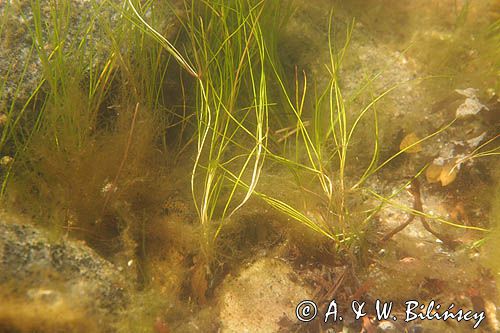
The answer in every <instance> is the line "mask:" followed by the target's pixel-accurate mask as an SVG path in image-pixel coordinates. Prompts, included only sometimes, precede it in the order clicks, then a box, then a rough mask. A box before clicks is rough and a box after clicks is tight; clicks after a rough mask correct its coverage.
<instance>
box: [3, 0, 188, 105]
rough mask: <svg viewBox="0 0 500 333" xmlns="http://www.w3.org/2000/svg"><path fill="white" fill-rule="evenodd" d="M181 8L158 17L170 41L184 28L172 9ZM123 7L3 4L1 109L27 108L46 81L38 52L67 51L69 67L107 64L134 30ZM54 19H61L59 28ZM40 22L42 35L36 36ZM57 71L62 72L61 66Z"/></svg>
mask: <svg viewBox="0 0 500 333" xmlns="http://www.w3.org/2000/svg"><path fill="white" fill-rule="evenodd" d="M38 3H39V8H37V4H38ZM181 5H182V1H178V0H176V1H173V2H172V3H171V6H172V7H169V8H167V9H165V8H161V9H159V10H157V12H158V15H157V16H159V15H162V17H161V18H160V19H159V20H158V21H161V24H158V25H160V26H155V28H157V29H159V31H161V32H163V33H164V32H167V38H169V37H172V36H173V34H174V33H175V31H176V30H177V28H178V27H179V23H178V21H177V20H176V17H175V15H174V13H173V12H172V11H171V10H169V9H172V8H174V9H175V10H180V8H182V7H181ZM122 6H123V2H122V1H120V0H112V1H90V0H70V1H62V2H52V1H39V2H38V1H35V2H33V1H30V0H16V1H13V0H7V1H0V18H1V19H2V29H0V83H1V84H0V87H1V86H2V84H4V83H5V86H3V87H2V88H1V90H0V101H1V103H0V110H2V109H6V110H8V109H9V108H10V106H11V104H12V103H14V105H16V106H19V107H20V106H22V105H23V104H24V103H25V102H26V101H27V100H28V99H29V97H30V95H31V94H32V93H33V92H34V91H35V90H36V87H37V86H38V85H39V84H40V83H41V82H42V78H43V74H44V73H43V72H44V71H45V70H47V69H46V68H44V65H43V61H44V60H43V59H40V56H39V54H38V52H37V48H39V49H40V50H43V51H42V53H45V54H46V55H47V56H49V55H50V54H51V53H52V52H55V51H56V50H57V51H61V49H62V52H63V53H64V60H65V61H66V60H68V62H69V63H70V62H71V61H73V62H77V63H80V64H82V65H90V64H91V65H92V66H94V67H95V66H102V65H104V64H105V62H106V61H107V60H108V58H109V57H110V55H111V52H112V51H113V50H112V48H111V47H110V45H112V44H113V42H117V41H119V39H120V38H122V36H120V34H123V33H125V34H126V33H127V30H126V29H128V30H130V28H131V26H130V24H131V23H130V22H129V21H127V20H126V19H125V18H124V17H123V16H122V13H121V11H120V8H121V7H122ZM53 16H56V17H57V24H58V26H57V28H55V27H54V24H55V23H54V22H55V18H54V17H53ZM150 16H151V11H150V10H149V11H148V12H146V13H145V18H146V20H148V21H150V20H151V18H150ZM38 21H39V22H40V24H41V31H39V35H38V36H37V37H36V38H35V31H36V30H35V29H36V28H35V27H36V22H38ZM4 24H5V26H4ZM110 32H113V33H115V35H114V36H113V38H114V39H116V40H115V41H113V40H112V38H110ZM54 43H59V45H54ZM70 59H71V60H70ZM50 60H53V59H50ZM50 60H49V61H50ZM52 67H53V68H52ZM51 69H52V70H54V71H55V70H59V71H60V70H61V68H59V67H58V68H56V65H54V66H51ZM25 70H26V72H25ZM4 81H5V82H4Z"/></svg>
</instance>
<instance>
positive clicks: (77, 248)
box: [0, 222, 128, 313]
mask: <svg viewBox="0 0 500 333" xmlns="http://www.w3.org/2000/svg"><path fill="white" fill-rule="evenodd" d="M2 285H3V286H7V287H8V290H9V294H10V295H9V296H14V297H24V298H25V299H26V300H27V302H29V301H31V300H33V301H42V302H43V303H47V304H52V303H57V302H60V301H64V300H72V301H73V300H78V301H79V302H80V303H81V304H80V305H83V306H86V305H89V308H95V309H97V310H99V311H102V312H104V313H116V312H118V311H120V310H121V309H124V308H125V307H126V305H127V299H128V292H127V283H126V281H125V280H124V278H123V277H122V275H121V273H120V272H119V271H118V269H117V268H115V267H114V266H113V265H112V264H111V263H109V262H108V261H106V260H104V259H102V258H101V257H99V255H97V254H96V253H95V252H94V251H93V250H92V249H90V248H89V247H87V245H85V244H84V243H83V242H80V241H73V240H61V241H59V242H57V243H54V242H51V241H50V240H49V238H48V237H47V235H45V234H44V233H43V232H41V231H38V230H36V229H35V228H34V227H33V226H29V225H18V224H10V223H4V222H0V286H2ZM4 290H7V288H5V289H4ZM90 304H91V306H90Z"/></svg>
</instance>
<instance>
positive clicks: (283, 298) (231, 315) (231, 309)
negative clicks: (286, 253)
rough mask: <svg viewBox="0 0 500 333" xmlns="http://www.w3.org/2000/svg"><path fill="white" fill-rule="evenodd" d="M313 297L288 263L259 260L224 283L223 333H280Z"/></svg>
mask: <svg viewBox="0 0 500 333" xmlns="http://www.w3.org/2000/svg"><path fill="white" fill-rule="evenodd" d="M311 295H312V291H311V290H309V289H308V288H307V287H306V286H304V285H303V284H302V283H301V280H300V278H299V277H298V275H297V273H295V272H294V271H293V269H292V268H291V267H290V266H289V265H288V264H287V263H285V262H283V261H281V260H278V259H272V258H262V259H259V260H257V261H256V262H254V263H252V264H251V265H249V266H247V267H245V268H243V269H242V270H241V272H240V273H239V275H238V276H237V277H234V278H231V277H228V278H226V281H224V283H223V285H222V287H221V292H220V295H219V297H218V299H219V306H220V321H221V332H225V333H230V332H252V333H253V332H255V333H258V332H278V331H279V329H280V324H279V322H280V321H281V320H283V319H288V320H289V321H293V322H296V321H297V319H296V318H295V308H296V306H297V304H299V303H300V302H301V301H302V300H305V299H311Z"/></svg>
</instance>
